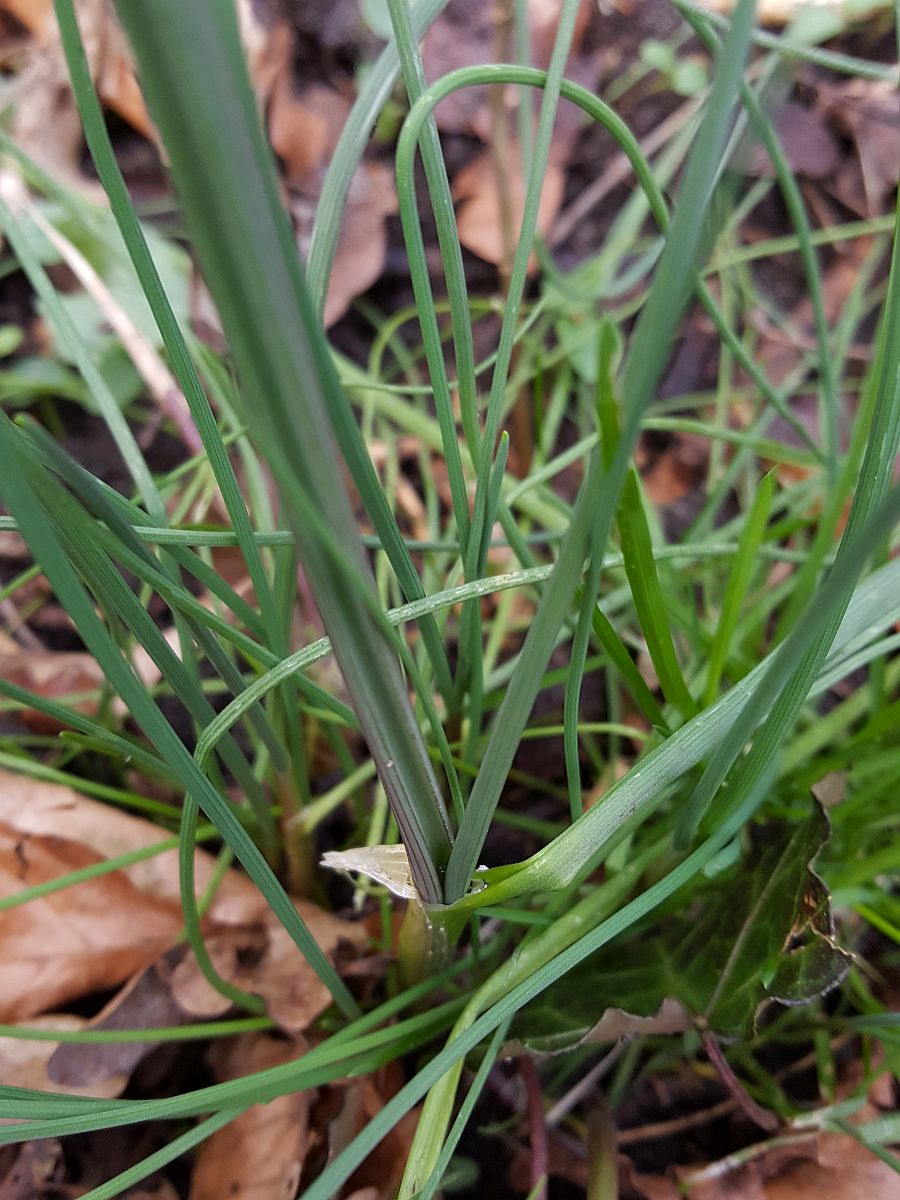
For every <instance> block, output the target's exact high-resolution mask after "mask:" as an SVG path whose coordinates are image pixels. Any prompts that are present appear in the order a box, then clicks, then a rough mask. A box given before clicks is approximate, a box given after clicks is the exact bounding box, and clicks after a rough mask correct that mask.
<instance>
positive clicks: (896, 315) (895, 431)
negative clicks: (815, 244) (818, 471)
mask: <svg viewBox="0 0 900 1200" xmlns="http://www.w3.org/2000/svg"><path fill="white" fill-rule="evenodd" d="M898 246H900V201H898V207H897V225H896V227H895V242H894V254H893V260H892V263H891V274H890V279H889V281H888V295H887V301H886V306H885V310H884V316H883V319H882V323H881V328H880V331H879V338H878V350H877V353H876V362H875V369H874V380H875V384H874V386H875V387H876V388H877V391H876V402H875V413H874V417H873V421H872V428H871V431H870V435H869V441H868V444H867V446H866V452H865V456H864V458H863V463H862V468H861V470H860V477H859V480H858V483H857V487H856V492H855V494H854V497H853V503H852V506H851V509H850V515H849V517H848V520H847V526H846V529H845V530H844V534H843V536H842V538H841V543H840V546H839V548H838V554H837V558H836V559H835V563H834V566H833V567H832V570H831V572H830V574H829V577H828V580H827V582H826V583H825V585H824V586H823V587H822V588H821V590H820V592H819V594H818V595H817V596H816V598H815V600H814V602H813V603H812V604H811V605H810V607H809V609H808V610H807V612H806V613H805V614H804V620H803V622H802V623H801V624H800V625H798V626H797V627H796V628H795V629H794V630H793V632H792V633H791V634H790V635H789V637H788V639H787V641H786V642H785V643H784V644H783V645H782V647H781V648H780V650H779V652H778V656H777V658H776V661H775V662H773V664H772V667H771V668H770V670H769V672H768V673H767V676H766V678H765V679H764V680H763V681H762V683H761V685H760V688H759V690H758V691H757V693H756V694H755V696H754V697H753V699H752V700H751V702H750V703H749V704H748V705H747V707H746V709H745V710H744V712H743V713H742V714H741V717H740V718H739V719H738V721H736V722H735V726H734V727H733V728H732V730H731V732H730V733H729V735H728V736H727V737H726V738H725V739H724V740H723V742H722V744H721V745H720V746H719V748H718V750H717V751H716V754H715V755H714V756H713V759H712V761H711V762H710V763H709V765H708V767H707V769H706V771H705V772H704V774H703V777H702V778H701V780H700V782H699V784H698V785H697V788H696V790H695V791H694V793H693V795H692V796H691V798H690V801H689V802H688V804H687V805H686V806H685V808H684V810H683V811H682V814H681V816H680V819H679V824H678V829H677V841H678V843H679V844H681V845H686V844H687V843H688V841H689V840H690V838H691V836H692V835H693V833H694V831H695V830H696V828H697V826H698V824H699V822H700V819H701V817H702V816H703V814H704V812H705V811H706V809H707V807H708V806H709V804H710V803H711V801H712V799H713V796H714V795H715V793H716V791H717V789H718V788H719V786H720V784H721V783H722V781H723V780H724V778H725V776H726V775H727V773H728V771H729V769H730V767H731V765H732V764H733V763H734V762H735V761H736V760H737V758H738V755H739V754H740V752H741V749H742V747H743V745H744V743H745V742H746V740H747V738H748V737H749V736H750V734H751V732H752V730H753V728H754V726H755V724H756V723H757V721H758V720H759V718H760V717H761V716H762V715H763V714H764V713H765V712H766V710H767V708H768V706H769V705H773V707H772V711H771V712H770V713H769V715H768V717H767V719H766V722H765V725H764V726H763V728H762V729H761V730H760V732H759V734H758V735H757V737H756V739H755V741H754V747H753V751H752V752H751V753H750V754H748V755H746V756H745V757H744V758H743V759H741V761H740V763H739V765H738V768H737V770H736V772H735V774H736V776H737V781H736V782H735V781H734V780H733V781H732V784H733V787H735V788H736V789H740V788H742V787H743V788H746V787H748V786H750V784H749V782H748V781H749V780H751V779H752V777H753V776H754V774H755V773H756V772H758V771H759V770H762V769H763V765H764V763H765V761H766V759H767V756H768V757H771V756H772V755H774V754H775V752H776V750H777V748H778V746H779V745H780V743H781V741H782V740H783V739H784V737H785V735H786V733H787V731H788V730H789V729H790V728H791V726H792V725H793V722H794V720H795V719H796V716H797V713H798V711H799V708H800V706H801V704H802V703H803V701H804V700H805V698H806V695H807V693H808V691H809V689H810V687H811V686H812V684H813V682H814V681H815V679H816V677H817V676H818V675H819V673H820V670H821V668H822V664H823V663H824V661H825V659H826V657H827V655H828V651H829V648H830V647H831V645H832V642H833V640H834V637H835V635H836V633H837V631H838V628H839V627H840V623H841V620H842V618H843V616H844V613H845V611H846V609H847V605H848V604H849V602H850V598H851V596H852V595H853V589H854V587H855V585H856V581H857V578H858V576H859V572H860V571H861V570H862V567H863V565H864V562H865V554H866V553H871V552H872V550H873V549H874V548H875V546H874V545H873V544H872V543H871V542H870V540H869V539H870V537H871V535H870V533H869V527H870V525H871V523H872V521H873V520H874V519H875V516H876V515H877V513H878V509H879V507H880V506H881V503H882V501H883V500H884V498H885V496H886V494H887V490H888V487H889V486H890V480H891V474H892V471H893V465H894V462H895V459H896V456H897V452H898V447H900V249H898ZM882 523H883V518H882ZM890 531H891V530H890V526H889V525H888V526H887V527H885V528H884V531H883V535H882V536H884V535H886V534H888V533H889V532H890Z"/></svg>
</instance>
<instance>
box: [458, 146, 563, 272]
mask: <svg viewBox="0 0 900 1200" xmlns="http://www.w3.org/2000/svg"><path fill="white" fill-rule="evenodd" d="M509 151H510V152H509V161H508V162H507V164H506V168H507V178H508V182H509V199H510V206H511V210H512V212H511V216H512V226H513V229H514V230H518V229H519V227H520V226H521V223H522V215H523V213H524V211H525V181H524V179H523V176H522V156H521V153H520V151H519V147H518V145H517V144H516V143H514V142H511V143H510V147H509ZM564 188H565V172H564V170H563V168H562V165H561V164H560V163H559V162H558V161H557V160H555V159H554V158H552V157H551V159H550V161H549V162H548V163H547V170H546V171H545V173H544V180H543V186H542V189H541V199H540V204H539V206H538V216H537V231H538V233H539V234H541V235H542V236H545V235H546V234H547V233H548V231H549V230H550V227H551V225H552V224H553V221H554V218H555V217H556V214H557V212H558V211H559V206H560V204H561V203H562V198H563V191H564ZM453 198H454V200H458V201H460V202H461V203H460V206H459V209H458V211H457V227H458V230H459V240H460V241H461V242H462V244H463V245H464V246H465V248H466V249H467V250H469V251H471V253H472V254H475V255H477V256H478V257H479V258H483V259H484V260H485V262H489V263H493V264H494V265H495V266H497V265H499V264H500V263H501V262H502V261H503V255H504V246H503V224H502V220H501V213H500V200H499V197H498V195H497V176H496V168H495V166H494V163H493V160H492V158H491V155H490V153H489V152H488V151H484V153H482V154H479V155H478V157H477V158H475V159H473V160H472V162H470V163H468V164H467V165H466V166H465V167H463V169H462V170H461V171H460V172H459V174H458V175H457V176H456V179H455V180H454V182H453ZM536 266H537V259H536V257H535V256H534V255H532V257H531V259H530V261H529V270H534V269H535V267H536Z"/></svg>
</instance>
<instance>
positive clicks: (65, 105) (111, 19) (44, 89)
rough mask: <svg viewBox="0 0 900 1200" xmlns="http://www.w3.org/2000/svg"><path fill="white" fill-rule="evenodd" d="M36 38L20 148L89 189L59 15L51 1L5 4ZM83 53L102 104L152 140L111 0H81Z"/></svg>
mask: <svg viewBox="0 0 900 1200" xmlns="http://www.w3.org/2000/svg"><path fill="white" fill-rule="evenodd" d="M0 8H2V9H5V10H6V11H8V12H11V13H12V15H13V16H15V17H16V19H17V20H20V21H21V22H22V23H23V24H24V25H25V26H26V28H27V29H28V30H29V32H30V33H31V35H32V39H31V44H30V46H29V52H28V56H27V60H26V63H25V66H24V67H23V69H22V71H21V73H20V75H19V76H18V78H17V80H16V82H15V114H14V118H13V131H14V135H15V137H16V140H17V142H18V143H19V145H21V146H22V147H23V148H24V149H26V150H27V151H28V153H29V154H30V155H31V156H32V157H34V158H35V159H37V161H38V162H40V163H41V164H42V165H43V166H45V167H47V168H49V169H50V170H52V171H54V173H57V174H59V175H61V176H63V177H65V178H67V179H68V180H69V182H77V183H79V184H80V185H81V186H85V183H86V181H85V179H84V176H83V174H82V171H81V162H80V159H81V137H82V135H81V122H80V120H79V118H78V112H77V109H76V107H75V101H74V99H73V97H72V94H71V90H70V88H69V76H68V71H67V69H66V63H65V57H64V55H63V52H62V46H61V44H60V39H59V30H58V27H57V24H56V21H55V19H54V16H53V9H52V4H51V5H48V4H46V3H45V0H39V2H38V3H33V2H32V0H0ZM76 8H77V11H78V23H79V26H80V28H81V35H82V40H83V42H84V48H85V53H86V54H87V58H88V62H89V64H90V68H91V74H92V75H93V78H94V82H95V84H96V87H97V91H98V94H99V96H100V99H101V101H102V103H103V104H104V105H105V106H106V107H107V108H108V109H110V110H111V111H113V112H115V113H117V114H118V115H119V116H120V117H122V119H123V120H125V121H127V122H128V123H129V124H130V125H131V126H133V128H135V129H137V130H138V132H139V133H142V134H143V135H144V136H145V137H152V136H153V126H152V124H151V121H150V118H149V116H148V115H147V109H146V107H145V105H144V101H143V98H142V97H141V94H140V89H139V88H138V85H137V80H136V78H135V74H134V67H133V60H132V56H131V49H130V47H129V46H128V42H127V40H126V38H125V35H124V33H123V32H122V28H121V26H120V24H119V21H118V19H117V17H116V14H115V8H114V7H113V4H112V0H77V3H76Z"/></svg>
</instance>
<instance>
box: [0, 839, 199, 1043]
mask: <svg viewBox="0 0 900 1200" xmlns="http://www.w3.org/2000/svg"><path fill="white" fill-rule="evenodd" d="M102 861H103V859H102V857H101V856H100V855H98V854H96V853H94V852H93V851H92V850H90V849H88V848H87V847H86V846H83V845H81V844H80V843H78V842H73V841H67V840H65V839H64V838H60V837H41V836H36V835H31V834H25V835H23V834H22V833H21V832H20V831H18V830H17V829H15V828H14V827H11V826H9V825H7V824H4V823H0V897H8V896H14V895H16V894H17V893H18V892H21V891H23V890H24V889H26V888H29V887H33V886H35V885H36V884H41V883H45V882H47V881H48V880H52V879H57V878H58V877H59V876H61V875H65V874H68V873H69V872H70V871H75V870H80V869H81V868H84V867H89V866H92V865H94V864H95V863H99V862H102ZM180 928H181V910H180V908H179V906H178V904H177V903H175V902H173V901H170V900H164V899H160V898H159V897H156V896H149V895H147V894H146V893H144V892H142V891H140V889H139V888H137V887H136V886H135V885H134V884H133V883H132V882H131V880H130V879H128V878H127V876H125V875H124V874H122V873H121V872H118V871H117V872H112V873H110V874H106V875H100V876H97V877H96V878H94V879H90V880H87V881H85V882H84V883H79V884H76V885H75V886H74V887H71V888H66V889H65V890H64V891H59V892H54V893H52V894H50V895H48V896H42V897H40V898H39V899H36V900H32V901H30V902H29V903H27V904H23V905H21V906H20V907H16V908H13V909H11V910H9V911H7V912H6V913H4V915H3V921H2V923H0V1020H2V1021H4V1022H8V1021H17V1020H21V1019H23V1018H25V1017H30V1016H34V1015H35V1014H37V1013H40V1012H44V1011H46V1010H47V1009H48V1008H53V1007H56V1006H57V1005H59V1004H63V1003H65V1002H67V1001H68V1000H71V999H74V998H75V997H78V996H83V995H87V994H89V993H91V992H96V991H100V990H105V989H107V988H111V987H115V986H116V985H117V984H119V983H122V981H123V980H125V979H127V978H128V977H129V976H130V975H132V974H133V973H134V972H135V971H137V970H139V969H140V968H141V967H143V966H145V965H146V964H147V963H148V962H150V961H152V960H153V959H154V958H156V957H158V955H159V954H161V953H162V951H163V950H164V949H166V948H167V946H169V945H170V944H171V942H172V939H173V938H174V937H175V936H176V935H177V933H178V931H179V929H180Z"/></svg>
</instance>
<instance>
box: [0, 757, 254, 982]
mask: <svg viewBox="0 0 900 1200" xmlns="http://www.w3.org/2000/svg"><path fill="white" fill-rule="evenodd" d="M0 822H3V823H5V824H6V825H7V826H8V827H9V828H10V829H12V830H15V831H16V832H18V833H19V834H20V835H28V836H32V835H39V836H41V837H45V838H55V839H57V840H59V841H66V842H70V843H72V844H76V843H77V844H79V845H81V846H83V847H87V848H89V850H90V851H91V852H92V853H93V854H94V856H95V858H94V859H92V860H91V861H97V859H99V858H115V857H117V856H118V855H120V854H127V853H128V852H130V851H132V850H140V849H143V848H146V847H150V846H154V845H157V844H159V843H160V842H162V841H165V840H166V839H168V838H171V836H172V835H171V832H170V831H169V830H167V829H163V828H161V827H160V826H158V825H154V824H153V822H152V821H147V820H145V819H144V818H143V817H136V816H133V815H132V814H131V813H125V812H121V811H120V810H119V809H117V808H113V807H112V806H111V805H109V804H101V803H100V802H98V801H96V800H89V799H88V798H87V797H85V796H82V795H79V793H78V792H76V791H74V789H72V788H69V787H66V786H64V785H63V784H57V783H44V782H42V781H40V780H35V779H30V778H29V777H28V776H26V775H19V774H16V773H14V772H12V771H4V770H0ZM215 870H216V860H215V858H214V857H213V856H212V855H211V854H208V853H207V852H206V851H205V850H200V849H198V850H197V852H196V855H195V858H194V871H195V877H196V878H195V886H196V892H197V896H198V897H200V896H202V895H203V893H204V892H205V890H206V888H207V887H208V886H209V884H210V883H211V882H212V879H213V876H214V872H215ZM60 873H62V872H60ZM121 873H122V874H123V875H124V876H125V877H126V878H127V879H128V880H130V882H131V883H132V884H133V886H134V887H135V888H136V889H137V890H139V891H140V892H142V893H144V894H145V895H147V896H149V897H153V898H157V899H159V900H162V901H165V902H167V903H171V904H173V905H175V906H178V904H179V896H180V892H179V885H178V852H177V850H174V849H173V850H169V851H165V852H163V853H161V854H157V855H154V856H153V857H151V858H147V859H145V860H144V861H143V862H137V863H133V864H132V865H131V866H128V867H125V868H124V869H123V871H122V872H121ZM266 907H267V906H266V902H265V900H264V899H263V897H262V896H261V895H260V893H259V892H258V891H257V889H256V888H255V887H254V885H253V884H252V883H251V882H250V880H249V879H247V877H246V876H245V875H242V874H241V873H240V872H239V871H234V870H232V871H228V872H227V873H226V875H225V877H224V878H223V880H222V882H221V884H220V886H219V887H218V889H217V891H216V894H215V897H214V898H213V901H212V904H211V905H210V908H209V911H208V915H209V918H210V920H211V921H213V922H215V923H216V924H219V925H246V924H249V923H251V922H253V921H255V920H257V919H258V918H259V917H260V916H261V915H262V913H263V912H264V911H265V910H266ZM129 974H130V972H129Z"/></svg>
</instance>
